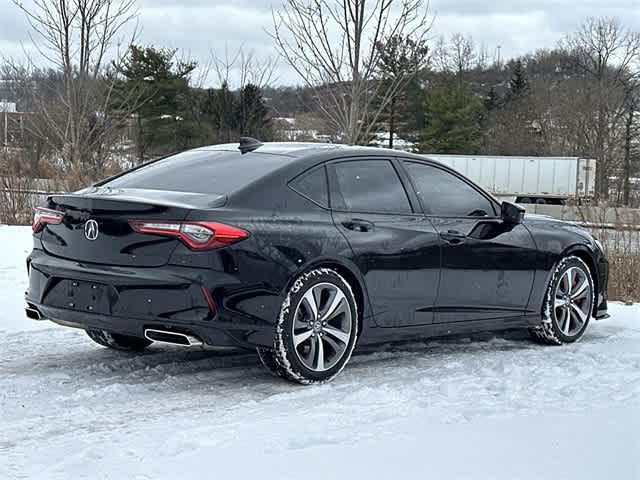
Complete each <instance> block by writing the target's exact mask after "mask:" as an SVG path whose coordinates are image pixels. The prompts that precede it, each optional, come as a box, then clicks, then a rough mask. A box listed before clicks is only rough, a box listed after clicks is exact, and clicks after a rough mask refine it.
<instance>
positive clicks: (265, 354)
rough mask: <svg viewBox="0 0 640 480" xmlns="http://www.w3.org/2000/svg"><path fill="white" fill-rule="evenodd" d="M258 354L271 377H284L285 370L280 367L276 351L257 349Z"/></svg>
mask: <svg viewBox="0 0 640 480" xmlns="http://www.w3.org/2000/svg"><path fill="white" fill-rule="evenodd" d="M256 352H258V358H259V359H260V363H262V366H263V367H264V368H266V369H267V370H268V371H269V373H271V375H273V376H274V377H284V376H285V374H284V370H282V367H280V365H278V361H277V360H276V354H275V351H274V350H270V349H268V348H260V347H258V348H256Z"/></svg>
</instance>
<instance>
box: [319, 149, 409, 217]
mask: <svg viewBox="0 0 640 480" xmlns="http://www.w3.org/2000/svg"><path fill="white" fill-rule="evenodd" d="M332 167H333V172H334V176H333V181H332V183H335V184H336V185H335V186H333V188H332V191H331V206H332V208H335V209H338V210H349V211H352V212H383V213H391V212H393V213H411V204H410V203H409V199H408V197H407V193H406V192H405V190H404V187H403V186H402V182H401V181H400V178H399V177H398V174H397V173H396V170H395V168H394V167H393V165H392V164H391V162H390V161H388V160H352V161H348V162H339V163H335V164H333V165H332Z"/></svg>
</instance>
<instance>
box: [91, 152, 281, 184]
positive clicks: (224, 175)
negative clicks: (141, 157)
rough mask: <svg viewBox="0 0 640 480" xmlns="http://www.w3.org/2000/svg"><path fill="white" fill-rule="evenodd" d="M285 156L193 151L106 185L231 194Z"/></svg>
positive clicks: (163, 160)
mask: <svg viewBox="0 0 640 480" xmlns="http://www.w3.org/2000/svg"><path fill="white" fill-rule="evenodd" d="M290 160H291V158H290V157H287V156H285V155H275V154H267V153H264V154H261V153H259V152H250V153H247V154H245V155H242V154H241V153H240V152H233V151H227V150H218V151H216V150H190V151H187V152H182V153H178V154H176V155H171V156H170V157H167V158H163V159H162V160H157V161H154V162H151V163H149V164H148V165H145V166H142V167H140V168H138V169H136V170H132V171H131V172H128V173H125V174H124V175H122V176H120V177H117V178H114V179H113V180H109V181H107V182H105V183H104V184H103V185H104V186H106V187H113V188H142V189H150V190H170V191H174V192H193V193H221V194H224V193H230V192H232V191H234V190H237V189H239V188H241V187H243V186H245V185H247V184H249V183H251V182H253V181H254V180H257V179H258V178H260V177H263V176H264V175H267V174H269V173H271V172H272V171H274V170H276V169H277V168H279V167H281V166H282V165H284V164H285V163H287V162H288V161H290Z"/></svg>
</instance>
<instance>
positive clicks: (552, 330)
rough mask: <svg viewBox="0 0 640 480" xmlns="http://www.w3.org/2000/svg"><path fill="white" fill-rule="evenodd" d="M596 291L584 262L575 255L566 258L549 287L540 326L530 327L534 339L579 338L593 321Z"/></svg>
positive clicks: (557, 341) (552, 342) (560, 340)
mask: <svg viewBox="0 0 640 480" xmlns="http://www.w3.org/2000/svg"><path fill="white" fill-rule="evenodd" d="M594 292H595V290H594V285H593V278H592V277H591V272H590V271H589V267H587V265H586V264H585V263H584V261H582V260H581V259H580V258H578V257H575V256H570V257H566V258H564V259H563V260H562V261H561V262H560V263H559V264H558V266H557V267H556V269H555V270H554V274H553V275H552V277H551V281H550V283H549V286H548V287H547V293H546V296H545V302H544V306H543V309H542V321H541V323H540V326H538V327H535V328H533V329H531V330H530V331H531V335H532V336H533V338H534V339H535V340H537V341H538V342H541V343H546V344H550V345H562V344H564V343H572V342H575V341H577V340H579V339H580V338H581V337H582V336H583V335H584V333H585V332H586V330H587V327H588V326H589V321H590V320H591V315H592V312H593V304H594Z"/></svg>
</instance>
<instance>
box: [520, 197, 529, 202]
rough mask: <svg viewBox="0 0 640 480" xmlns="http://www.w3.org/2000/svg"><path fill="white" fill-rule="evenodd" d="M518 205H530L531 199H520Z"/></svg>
mask: <svg viewBox="0 0 640 480" xmlns="http://www.w3.org/2000/svg"><path fill="white" fill-rule="evenodd" d="M518 203H531V199H530V198H529V197H522V198H521V199H520V201H519V202H518Z"/></svg>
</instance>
